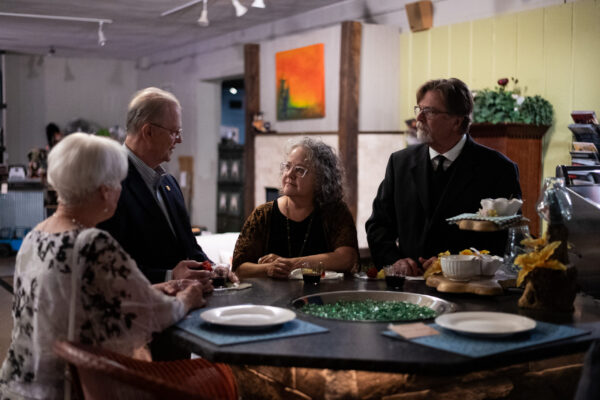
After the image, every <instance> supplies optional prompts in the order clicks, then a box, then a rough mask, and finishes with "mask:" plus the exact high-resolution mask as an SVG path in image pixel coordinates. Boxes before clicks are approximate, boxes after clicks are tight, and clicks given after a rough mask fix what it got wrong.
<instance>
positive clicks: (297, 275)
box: [288, 268, 344, 280]
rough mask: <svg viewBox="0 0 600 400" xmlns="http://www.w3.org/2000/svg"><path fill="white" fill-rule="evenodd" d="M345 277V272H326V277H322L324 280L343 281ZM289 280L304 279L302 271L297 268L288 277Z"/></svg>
mask: <svg viewBox="0 0 600 400" xmlns="http://www.w3.org/2000/svg"><path fill="white" fill-rule="evenodd" d="M343 277H344V273H343V272H335V271H325V277H321V280H323V279H342V278H343ZM288 278H289V279H302V269H300V268H296V269H294V270H292V272H290V275H289V276H288Z"/></svg>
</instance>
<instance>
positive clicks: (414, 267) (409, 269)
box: [393, 258, 423, 276]
mask: <svg viewBox="0 0 600 400" xmlns="http://www.w3.org/2000/svg"><path fill="white" fill-rule="evenodd" d="M393 266H394V269H397V270H398V271H400V272H403V273H404V274H405V275H407V276H417V275H422V274H423V271H422V270H421V268H419V264H417V262H416V261H415V260H413V259H412V258H401V259H399V260H398V261H396V262H395V263H394V264H393Z"/></svg>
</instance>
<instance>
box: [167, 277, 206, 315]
mask: <svg viewBox="0 0 600 400" xmlns="http://www.w3.org/2000/svg"><path fill="white" fill-rule="evenodd" d="M211 288H212V285H211ZM175 297H177V299H178V300H179V301H181V302H182V303H183V305H184V306H185V308H186V310H187V311H190V310H193V309H196V308H200V307H204V306H205V305H206V300H204V288H203V285H202V284H201V283H199V282H197V281H192V283H191V284H190V285H189V286H187V287H186V288H185V289H184V290H182V291H180V292H178V293H177V294H176V295H175Z"/></svg>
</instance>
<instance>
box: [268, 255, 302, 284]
mask: <svg viewBox="0 0 600 400" xmlns="http://www.w3.org/2000/svg"><path fill="white" fill-rule="evenodd" d="M265 267H266V272H267V276H268V277H271V278H276V279H287V278H288V276H289V275H290V272H292V270H293V269H294V268H295V266H294V264H293V263H292V261H291V260H289V259H287V258H282V257H279V258H277V259H275V260H274V261H273V262H270V263H268V264H266V265H265Z"/></svg>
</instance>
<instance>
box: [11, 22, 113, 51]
mask: <svg viewBox="0 0 600 400" xmlns="http://www.w3.org/2000/svg"><path fill="white" fill-rule="evenodd" d="M0 17H18V18H36V19H50V20H57V21H72V22H93V23H95V24H99V25H100V26H99V27H98V44H99V45H100V46H104V45H105V44H106V36H104V32H102V24H112V19H103V18H87V17H68V16H65V15H43V14H20V13H7V12H0ZM50 50H51V51H50V53H51V54H54V52H53V48H52V47H51V48H50ZM51 54H49V55H51Z"/></svg>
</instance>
